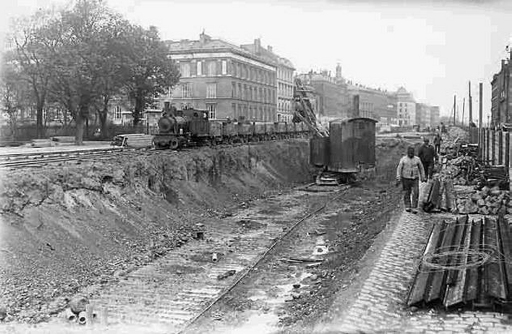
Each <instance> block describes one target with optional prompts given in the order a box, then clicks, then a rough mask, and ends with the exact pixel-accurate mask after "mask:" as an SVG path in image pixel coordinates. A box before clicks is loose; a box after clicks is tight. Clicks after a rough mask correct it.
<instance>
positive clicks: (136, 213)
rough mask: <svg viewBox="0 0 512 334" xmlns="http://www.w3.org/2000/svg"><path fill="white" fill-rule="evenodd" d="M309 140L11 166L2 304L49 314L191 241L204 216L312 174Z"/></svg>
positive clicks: (14, 315) (2, 225) (6, 179)
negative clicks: (83, 292)
mask: <svg viewBox="0 0 512 334" xmlns="http://www.w3.org/2000/svg"><path fill="white" fill-rule="evenodd" d="M308 153H309V150H308V144H307V141H305V140H301V141H290V142H272V143H265V144H261V145H254V146H239V147H233V148H224V149H217V150H215V149H209V148H201V149H197V150H190V151H182V152H172V151H156V152H140V153H138V154H136V153H134V154H132V155H126V156H122V157H120V156H116V157H113V158H112V159H109V160H100V161H97V162H94V163H92V162H87V163H84V164H81V165H69V166H67V165H66V166H52V167H47V168H45V169H41V170H36V169H30V170H28V169H24V170H18V171H9V172H4V173H3V175H2V176H1V186H0V208H1V222H0V245H1V246H0V291H1V295H0V307H1V306H4V307H6V309H7V313H8V314H9V315H8V316H7V318H6V320H12V319H18V320H24V321H40V320H43V319H45V318H46V317H48V316H49V314H51V313H54V312H56V311H57V310H58V309H59V308H61V307H63V306H65V304H66V299H65V297H67V296H70V295H72V294H73V293H76V292H77V291H79V290H80V288H82V287H84V286H90V285H93V284H96V285H101V284H106V283H108V282H109V280H112V279H117V278H116V277H118V276H122V275H123V274H124V273H126V271H129V270H131V269H133V268H135V266H137V265H141V264H144V263H147V262H149V261H151V260H152V259H154V258H155V257H158V256H161V255H163V254H164V253H165V252H167V251H168V250H170V249H172V248H174V247H176V246H179V245H180V244H182V243H184V242H186V241H187V240H188V238H189V237H190V234H191V231H190V227H192V226H193V225H194V224H195V223H200V222H201V221H202V220H205V219H208V217H211V216H215V215H220V216H222V215H225V214H229V212H230V210H232V209H233V208H236V207H238V206H239V205H240V204H241V203H243V201H248V200H250V199H251V198H256V197H259V196H262V195H264V193H265V192H266V191H268V190H278V189H280V188H281V187H282V188H286V187H289V186H291V185H293V184H295V183H304V182H307V181H310V180H311V179H312V175H311V170H310V168H309V164H308Z"/></svg>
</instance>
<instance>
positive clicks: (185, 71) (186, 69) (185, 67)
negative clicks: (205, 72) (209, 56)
mask: <svg viewBox="0 0 512 334" xmlns="http://www.w3.org/2000/svg"><path fill="white" fill-rule="evenodd" d="M180 72H181V76H182V77H189V76H190V63H181V69H180Z"/></svg>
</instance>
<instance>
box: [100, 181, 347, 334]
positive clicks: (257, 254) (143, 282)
mask: <svg viewBox="0 0 512 334" xmlns="http://www.w3.org/2000/svg"><path fill="white" fill-rule="evenodd" d="M306 188H307V187H306ZM350 188H351V186H349V185H346V186H343V187H340V188H338V189H337V191H336V193H335V194H334V195H332V196H328V198H327V199H325V197H320V198H319V202H318V204H317V205H315V206H314V207H313V208H312V209H310V210H308V212H305V211H304V209H303V201H304V196H305V194H304V190H306V191H307V189H305V188H304V187H303V188H298V190H300V191H295V192H293V193H292V194H288V195H283V196H280V198H279V201H283V203H280V204H278V207H282V206H283V204H284V205H286V204H288V206H287V207H286V210H284V211H281V213H280V214H278V215H277V216H275V215H270V214H268V213H266V212H265V213H261V211H258V212H255V211H251V209H250V208H247V209H244V210H242V211H240V212H239V213H238V214H237V215H234V216H231V217H228V218H224V219H222V220H220V221H217V222H212V225H211V226H210V227H209V228H208V227H207V230H206V232H205V236H206V238H207V239H208V240H207V241H201V240H191V241H189V242H188V243H186V244H185V245H184V246H182V247H181V248H179V249H176V250H175V251H173V252H171V253H169V254H168V255H166V256H164V257H163V258H160V259H158V260H156V261H155V262H153V263H152V264H150V265H148V266H145V267H142V268H140V269H138V270H135V271H133V272H131V273H129V274H128V275H126V276H125V277H124V279H122V280H120V281H119V282H118V283H115V284H113V285H110V286H108V287H106V288H104V289H102V290H100V291H98V293H97V295H96V296H93V297H92V298H91V300H90V302H91V304H92V305H93V307H94V308H95V309H97V310H98V316H99V318H100V321H101V322H102V323H104V324H108V325H109V326H116V325H120V326H130V328H137V327H131V326H141V327H144V328H146V329H147V328H149V327H147V326H151V325H152V326H157V327H155V328H153V327H151V329H152V332H154V333H160V332H162V333H180V334H182V333H184V332H185V331H187V330H188V329H189V328H190V327H191V326H192V325H194V324H195V323H196V322H197V321H198V320H199V319H200V318H201V317H202V316H203V315H204V314H205V313H206V312H208V311H209V310H210V309H211V308H212V307H213V306H214V305H215V304H217V303H218V302H219V301H221V300H223V298H225V297H226V296H227V295H228V294H229V293H230V291H232V290H233V289H234V288H235V287H236V286H237V285H239V284H241V282H243V281H244V278H246V276H247V275H248V274H249V273H250V272H252V271H254V270H255V269H257V268H256V267H257V266H258V265H259V264H260V263H262V262H263V261H265V259H266V258H267V257H268V256H269V253H271V252H272V250H273V249H275V248H276V246H278V245H280V243H281V242H283V240H287V238H288V237H289V236H290V235H292V234H293V233H294V231H296V230H297V228H298V227H299V226H301V225H302V224H304V222H306V221H308V220H309V219H311V218H313V217H315V216H317V215H319V214H320V213H321V212H322V210H324V209H325V208H326V206H327V205H328V204H329V203H331V202H333V201H335V200H337V199H339V197H340V196H342V195H343V194H344V193H345V192H346V191H348V190H349V189H350ZM309 196H311V195H309ZM318 196H322V195H318ZM323 196H325V195H323ZM268 203H272V204H271V205H276V203H275V201H274V200H272V201H269V202H268ZM285 203H286V204H285ZM269 205H270V204H269ZM255 209H257V210H261V209H260V208H255ZM281 219H289V221H288V220H287V221H283V220H281ZM249 220H250V221H252V223H253V224H256V225H258V226H260V228H259V229H251V228H249V229H244V228H241V226H240V222H241V221H242V222H243V221H249ZM262 226H264V228H261V227H262ZM232 246H233V247H232ZM228 249H229V250H230V251H228ZM213 253H216V254H218V261H212V254H213ZM198 262H199V263H198ZM229 271H234V272H235V274H234V275H232V276H228V277H227V278H225V279H219V278H218V277H219V275H223V274H225V273H226V272H229ZM102 318H103V320H101V319H102Z"/></svg>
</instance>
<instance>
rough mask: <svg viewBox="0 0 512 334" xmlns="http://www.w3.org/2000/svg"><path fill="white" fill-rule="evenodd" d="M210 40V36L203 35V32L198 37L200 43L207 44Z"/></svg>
mask: <svg viewBox="0 0 512 334" xmlns="http://www.w3.org/2000/svg"><path fill="white" fill-rule="evenodd" d="M211 39H212V38H211V37H210V36H208V35H207V34H205V33H204V30H203V32H202V33H201V34H200V35H199V41H200V42H201V43H203V44H204V43H206V42H209V41H210V40H211Z"/></svg>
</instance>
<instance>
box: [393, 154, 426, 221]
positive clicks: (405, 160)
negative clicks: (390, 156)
mask: <svg viewBox="0 0 512 334" xmlns="http://www.w3.org/2000/svg"><path fill="white" fill-rule="evenodd" d="M420 177H421V180H422V181H424V182H425V181H426V178H425V170H424V169H423V164H422V163H421V160H420V158H418V157H416V156H414V147H412V146H409V147H408V148H407V155H406V156H404V157H402V159H400V163H399V164H398V168H397V169H396V179H397V181H399V182H402V187H403V190H404V204H405V211H407V212H411V211H412V212H413V213H418V210H417V207H418V196H419V180H420ZM411 193H412V206H411Z"/></svg>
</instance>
